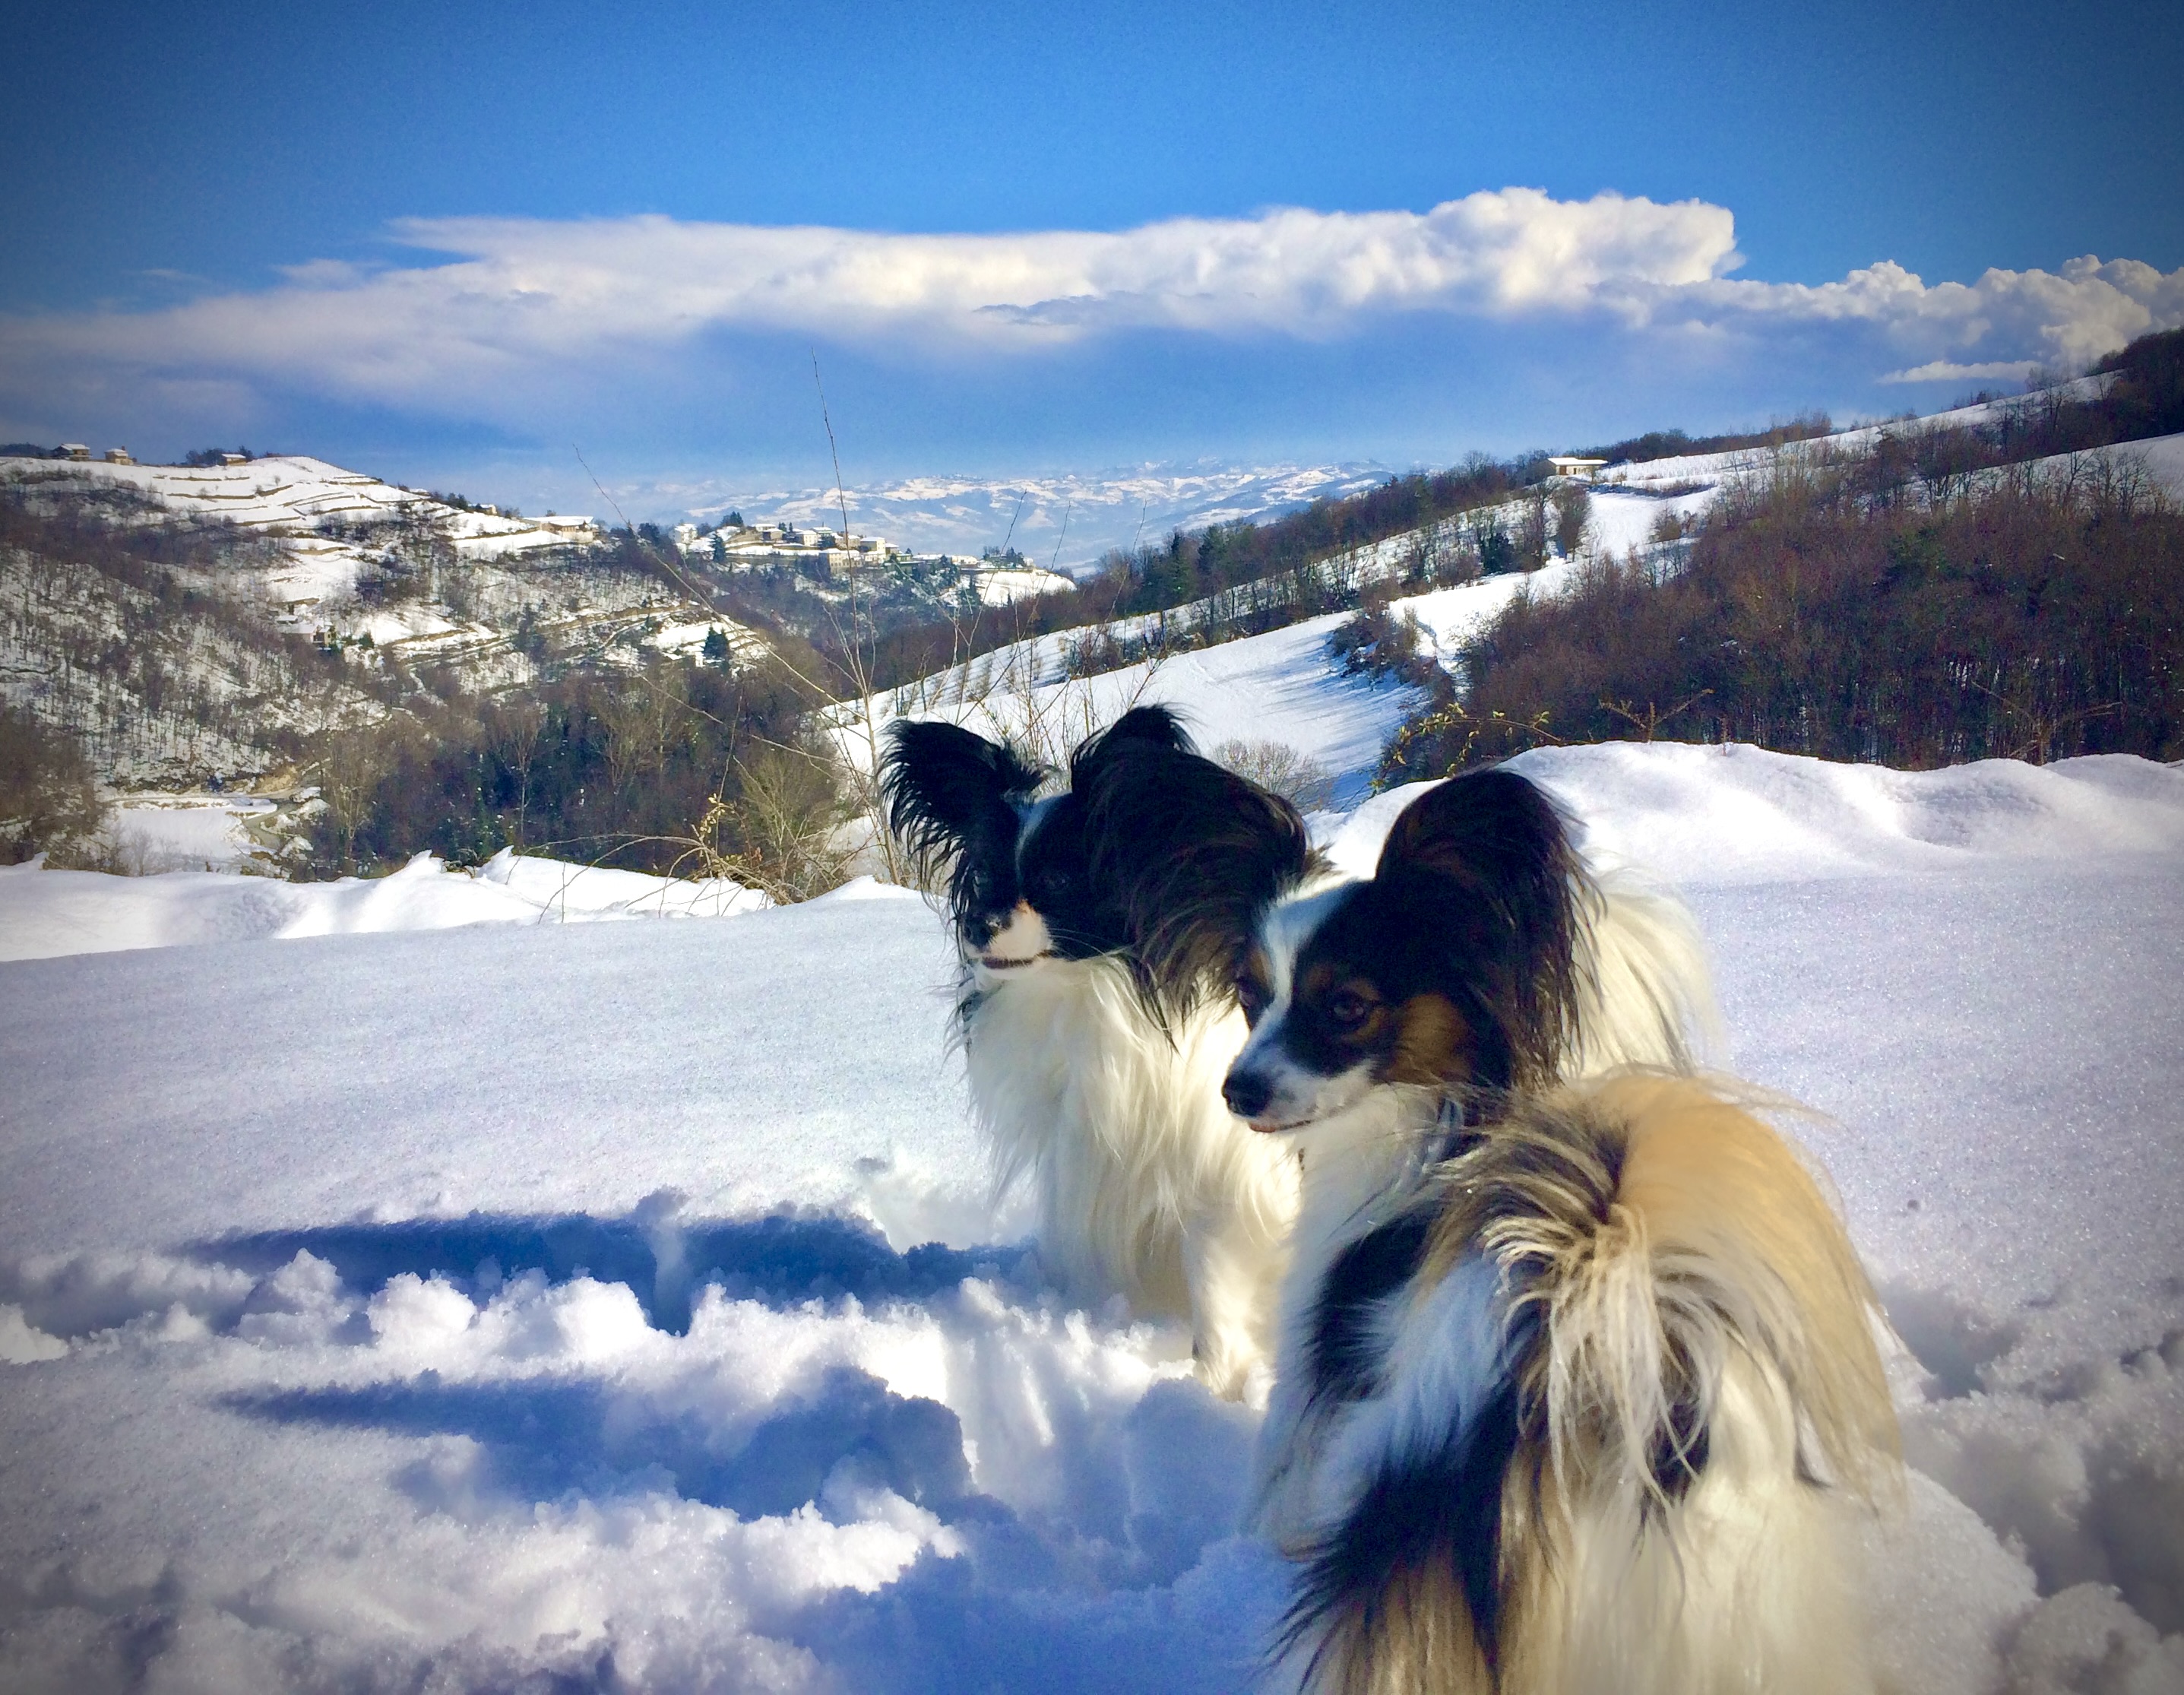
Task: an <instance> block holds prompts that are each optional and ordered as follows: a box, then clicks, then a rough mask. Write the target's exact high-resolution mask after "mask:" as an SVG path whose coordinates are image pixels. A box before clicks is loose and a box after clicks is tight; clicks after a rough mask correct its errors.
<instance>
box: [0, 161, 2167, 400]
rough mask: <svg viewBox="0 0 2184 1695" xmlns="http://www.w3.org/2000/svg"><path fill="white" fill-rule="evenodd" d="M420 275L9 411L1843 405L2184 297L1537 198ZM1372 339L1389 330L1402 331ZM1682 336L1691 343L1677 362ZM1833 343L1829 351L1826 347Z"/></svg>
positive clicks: (624, 222)
mask: <svg viewBox="0 0 2184 1695" xmlns="http://www.w3.org/2000/svg"><path fill="white" fill-rule="evenodd" d="M394 234H395V237H396V238H397V239H398V241H399V242H401V243H404V244H406V245H407V246H408V247H409V248H413V249H415V250H417V251H418V252H419V253H420V254H422V255H427V257H424V258H422V259H421V260H420V261H418V262H412V263H404V264H396V265H388V266H386V267H383V268H376V269H375V268H369V267H359V266H357V265H348V264H342V263H333V262H320V263H315V264H309V265H298V266H297V267H294V268H293V269H292V270H289V271H288V272H287V276H286V280H285V281H283V282H281V283H279V284H278V285H276V286H275V287H270V288H268V289H265V290H261V291H254V292H248V293H227V294H219V295H213V296H209V297H207V298H200V299H198V300H195V301H192V302H189V303H187V304H182V305H179V306H174V307H170V308H167V309H161V310H157V311H148V312H112V311H109V312H92V313H84V314H75V315H42V316H36V317H15V318H13V319H6V320H0V371H7V372H10V373H12V379H0V406H5V407H7V408H8V409H10V410H14V411H16V412H17V413H18V414H19V415H21V416H23V417H25V418H28V417H31V416H33V415H38V414H40V413H47V414H52V413H53V412H54V410H55V408H56V406H57V405H59V406H64V405H65V404H66V403H67V402H68V401H69V400H70V399H72V398H73V399H77V400H79V401H81V400H86V399H89V398H90V397H94V396H105V397H109V398H110V397H111V396H113V395H114V394H115V393H120V392H122V391H124V390H128V391H131V392H134V393H137V394H139V395H140V396H141V395H142V393H144V392H145V389H146V388H147V386H148V388H150V389H151V391H152V392H153V393H156V394H157V395H158V396H159V397H160V398H161V399H163V400H164V402H165V403H167V404H171V405H174V406H177V407H181V408H183V409H184V410H187V408H189V407H191V406H192V405H194V406H196V407H198V408H211V409H214V410H217V409H218V408H220V407H221V406H241V405H244V404H247V403H248V401H249V400H250V399H252V398H253V396H258V395H260V394H263V393H267V392H280V393H288V394H292V395H293V394H301V395H309V396H315V397H318V398H320V399H323V400H331V401H335V402H338V403H341V404H362V405H367V406H383V407H390V408H393V409H396V410H404V411H412V412H421V413H424V414H427V415H433V416H437V417H443V418H453V419H460V420H464V421H478V422H484V423H488V424H493V425H497V426H500V427H516V428H521V427H525V426H526V421H529V420H527V412H528V410H529V409H530V408H531V407H532V406H534V405H535V404H537V403H538V399H540V397H542V396H554V397H559V398H562V399H571V398H575V399H581V398H582V396H583V395H585V394H587V393H593V392H605V391H604V390H603V389H602V388H600V385H603V384H607V383H610V382H612V381H615V380H620V381H622V382H627V381H628V380H630V379H631V378H632V376H637V375H649V374H657V373H660V372H663V371H674V372H675V373H677V375H678V376H682V377H683V378H694V379H695V380H696V381H698V382H704V381H705V377H706V373H707V372H708V371H721V372H725V371H727V370H728V369H729V368H730V366H729V365H728V364H724V363H723V362H722V359H721V354H720V353H719V351H718V345H719V343H721V338H723V337H727V338H728V339H730V340H733V339H736V338H744V339H749V338H753V337H756V338H761V339H764V338H775V339H778V338H780V337H794V338H795V339H797V340H798V341H799V342H802V341H811V340H818V341H823V342H827V343H832V344H835V345H839V346H846V347H850V348H857V349H859V350H860V351H861V352H862V353H865V354H877V355H878V356H881V357H883V358H890V359H897V360H900V359H909V360H913V361H915V362H917V363H919V364H921V365H937V366H938V367H939V368H940V369H943V370H945V369H948V368H950V367H961V366H963V365H966V363H968V364H970V365H977V366H979V367H982V368H983V367H989V366H990V365H992V364H993V362H994V361H995V360H1000V361H1001V362H1002V363H1004V364H1008V363H1011V362H1012V361H1017V360H1022V359H1023V358H1026V357H1028V356H1035V355H1039V354H1052V353H1054V352H1056V351H1058V350H1060V349H1063V348H1084V347H1085V346H1087V345H1088V344H1089V345H1092V346H1095V347H1096V345H1097V344H1098V343H1100V342H1101V341H1102V340H1103V338H1112V337H1117V336H1119V335H1125V334H1132V333H1135V334H1144V333H1148V332H1151V333H1157V334H1162V335H1167V336H1179V337H1184V340H1185V341H1186V342H1194V343H1195V342H1204V341H1211V342H1212V343H1223V342H1233V341H1236V340H1239V339H1242V340H1244V341H1247V342H1251V343H1265V342H1267V341H1268V340H1269V339H1272V340H1273V341H1277V342H1290V343H1317V342H1328V341H1334V340H1340V339H1343V338H1350V337H1369V336H1372V335H1373V334H1375V333H1379V334H1384V335H1385V334H1389V333H1396V334H1401V333H1404V332H1403V331H1402V329H1401V323H1400V322H1398V321H1401V320H1407V319H1410V318H1413V317H1415V315H1419V314H1428V315H1436V316H1438V317H1440V318H1441V319H1443V320H1445V321H1457V322H1463V321H1471V322H1474V323H1479V324H1489V323H1502V324H1506V323H1508V322H1510V321H1516V320H1530V321H1546V322H1554V321H1569V320H1582V321H1585V322H1586V323H1587V324H1590V325H1591V326H1593V327H1594V330H1595V332H1596V333H1598V334H1601V335H1606V336H1609V337H1615V336H1623V337H1628V336H1631V335H1634V334H1635V335H1638V336H1641V337H1647V336H1651V337H1669V338H1670V340H1671V343H1673V345H1674V346H1675V347H1677V348H1682V349H1685V351H1686V352H1687V353H1690V352H1691V350H1693V349H1695V348H1696V349H1710V351H1708V352H1707V353H1706V354H1705V356H1707V357H1711V358H1715V359H1719V358H1721V357H1723V356H1724V353H1723V349H1724V348H1728V349H1731V350H1732V352H1733V350H1734V349H1735V348H1737V347H1738V346H1741V345H1743V344H1745V343H1751V342H1753V341H1755V340H1756V341H1757V342H1758V343H1759V347H1760V350H1761V351H1762V352H1764V350H1765V348H1768V347H1769V346H1771V345H1774V344H1775V343H1779V342H1780V341H1782V340H1784V339H1785V338H1788V339H1792V340H1794V339H1797V338H1800V337H1802V338H1804V339H1806V340H1810V339H1811V338H1812V337H1814V336H1815V335H1819V336H1820V337H1822V338H1824V339H1825V338H1827V337H1834V338H1835V339H1836V341H1838V342H1840V343H1841V348H1842V351H1841V354H1839V356H1838V357H1839V358H1840V359H1841V360H1843V361H1845V362H1846V363H1847V366H1854V367H1855V371H1854V375H1855V377H1856V380H1857V381H1858V382H1859V383H1861V384H1864V383H1869V382H1875V381H1891V380H1893V381H1906V382H1928V381H1936V382H1938V381H1953V380H1959V379H1976V378H1978V377H1981V376H2012V375H2016V374H2020V373H2021V372H2023V371H2027V370H2030V369H2031V368H2032V367H2034V366H2036V365H2075V364H2079V363H2082V362H2083V361H2085V360H2087V359H2090V358H2092V357H2095V356H2098V354H2103V353H2105V352H2108V351H2109V350H2111V349H2113V348H2116V347H2118V346H2120V345H2121V344H2122V343H2124V342H2126V341H2127V340H2129V339H2130V338H2131V337H2132V336H2135V335H2137V334H2141V333H2143V332H2145V331H2147V330H2148V329H2152V328H2159V327H2165V326H2170V325H2174V324H2176V323H2179V322H2184V270H2177V271H2173V272H2169V273H2163V272H2160V271H2159V270H2155V269H2153V267H2152V266H2149V265H2142V264H2140V263H2137V262H2136V261H2133V260H2129V259H2115V260H2109V261H2105V262H2103V261H2102V260H2099V259H2094V258H2092V257H2087V258H2081V259H2072V260H2070V262H2069V263H2068V264H2065V265H2063V266H2062V267H2061V269H2060V270H2059V271H2055V272H2049V271H2046V270H2025V271H2006V270H1989V271H1987V272H1986V273H1985V274H1984V275H1983V276H1981V277H1979V278H1978V279H1977V280H1976V281H1975V282H1970V283H1958V282H1942V283H1936V284H1931V285H1930V284H1928V283H1926V282H1924V281H1922V280H1921V279H1920V278H1919V277H1918V276H1914V274H1912V273H1911V272H1909V271H1908V270H1904V269H1903V267H1902V266H1900V265H1896V264H1894V263H1892V262H1889V261H1886V260H1883V261H1882V262H1880V263H1878V264H1875V265H1871V266H1869V267H1867V268H1864V269H1862V270H1856V271H1853V272H1852V273H1851V274H1850V275H1849V276H1846V277H1844V278H1842V279H1841V281H1839V282H1823V283H1819V284H1805V283H1795V282H1752V281H1748V280H1741V279H1738V278H1736V277H1734V276H1731V275H1730V273H1732V272H1733V271H1735V270H1737V269H1738V268H1739V266H1741V264H1742V263H1743V259H1742V256H1741V254H1739V253H1738V252H1737V250H1736V229H1735V220H1734V218H1733V216H1732V215H1731V213H1730V211H1729V209H1726V208H1724V207H1720V206H1715V205H1710V204H1706V203H1704V202H1702V201H1697V200H1684V201H1677V202H1674V203H1673V204H1657V203H1656V202H1653V201H1652V200H1648V199H1645V198H1632V197H1626V196H1624V195H1620V194H1615V193H1601V194H1596V195H1595V196H1594V197H1592V198H1591V199H1588V200H1582V201H1564V200H1557V199H1554V198H1551V197H1550V196H1548V195H1546V193H1543V192H1541V191H1539V190H1537V189H1531V188H1507V189H1502V190H1500V191H1498V192H1480V193H1475V194H1472V195H1468V196H1467V197H1465V198H1463V199H1460V200H1451V201H1447V202H1445V203H1443V204H1440V205H1438V206H1435V207H1434V208H1433V209H1431V210H1429V211H1426V212H1423V213H1418V212H1409V211H1382V212H1318V211H1312V210H1308V209H1299V208H1277V209H1272V210H1268V211H1265V212H1262V213H1261V214H1259V215H1256V216H1252V217H1248V218H1229V219H1207V218H1181V219H1172V220H1165V221H1162V222H1158V223H1152V224H1146V225H1143V226H1139V227H1138V228H1135V229H1130V230H1123V231H1083V230H1049V231H1023V232H1018V233H1009V234H982V235H946V234H939V235H931V234H897V233H885V232H879V231H862V230H848V229H832V228H822V227H760V226H749V225H738V224H703V223H685V222H678V221H677V220H672V219H670V218H666V217H659V216H647V217H636V218H625V219H615V220H579V221H548V220H533V219H517V218H444V219H419V220H408V221H405V222H404V223H402V224H400V225H398V226H397V227H396V229H395V231H394ZM1391 324H1393V326H1394V327H1393V328H1392V330H1391V327H1390V326H1391ZM1694 332H1696V333H1697V337H1698V340H1697V342H1696V343H1694V342H1693V341H1692V340H1691V336H1692V334H1693V333H1694ZM1846 337H1847V339H1845V338H1846Z"/></svg>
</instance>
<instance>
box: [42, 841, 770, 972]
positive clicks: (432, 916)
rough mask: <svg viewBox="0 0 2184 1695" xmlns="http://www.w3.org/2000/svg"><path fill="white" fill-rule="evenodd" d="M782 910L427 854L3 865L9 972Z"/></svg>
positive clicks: (530, 861) (713, 893)
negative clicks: (457, 864)
mask: <svg viewBox="0 0 2184 1695" xmlns="http://www.w3.org/2000/svg"><path fill="white" fill-rule="evenodd" d="M769 904H770V903H769V902H768V900H767V899H766V896H765V895H761V894H760V893H759V892H758V891H757V890H756V889H746V888H744V886H743V885H742V884H737V883H730V882H726V881H720V880H716V881H710V882H685V881H681V880H678V879H676V878H666V877H650V876H647V875H646V874H644V873H642V872H635V871H616V870H613V869H611V868H609V867H599V866H587V865H572V864H571V863H569V862H568V861H564V860H555V859H545V858H541V857H538V856H535V855H528V854H526V855H521V856H519V855H517V854H515V853H513V852H511V851H510V850H508V849H506V848H503V849H502V850H500V851H499V853H497V854H495V855H494V856H493V857H492V858H491V859H490V860H488V861H486V862H485V864H483V865H482V866H480V867H477V869H476V870H475V871H450V870H448V868H447V867H446V866H444V865H443V864H442V863H441V862H440V861H438V860H437V859H435V858H433V857H432V855H430V854H419V855H418V856H416V857H415V859H413V860H411V861H409V864H407V865H406V866H404V867H402V869H401V870H399V871H397V872H395V873H392V874H391V875H389V876H386V877H377V878H355V877H344V878H341V879H339V880H338V881H337V882H332V883H288V882H284V881H281V879H279V878H273V877H251V876H237V875H230V874H226V873H218V872H213V873H207V872H201V871H166V872H155V873H153V874H152V875H149V876H142V877H115V876H110V875H109V874H107V873H103V872H93V871H48V870H47V869H45V868H44V866H43V864H42V861H31V862H30V863H28V864H25V865H13V866H0V960H12V959H47V958H52V957H55V956H59V955H63V954H77V953H110V952H116V951H121V950H124V949H131V948H151V947H172V946H175V945H180V944H184V943H193V942H235V941H265V940H283V941H285V940H290V939H295V938H298V937H302V936H331V935H353V934H367V933H382V932H386V931H389V930H448V929H456V928H462V927H464V926H466V925H470V924H566V923H596V922H599V921H600V920H604V919H615V918H692V917H704V918H721V917H735V916H737V915H738V914H741V913H745V912H757V911H759V910H760V909H761V908H763V907H765V906H767V905H769Z"/></svg>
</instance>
